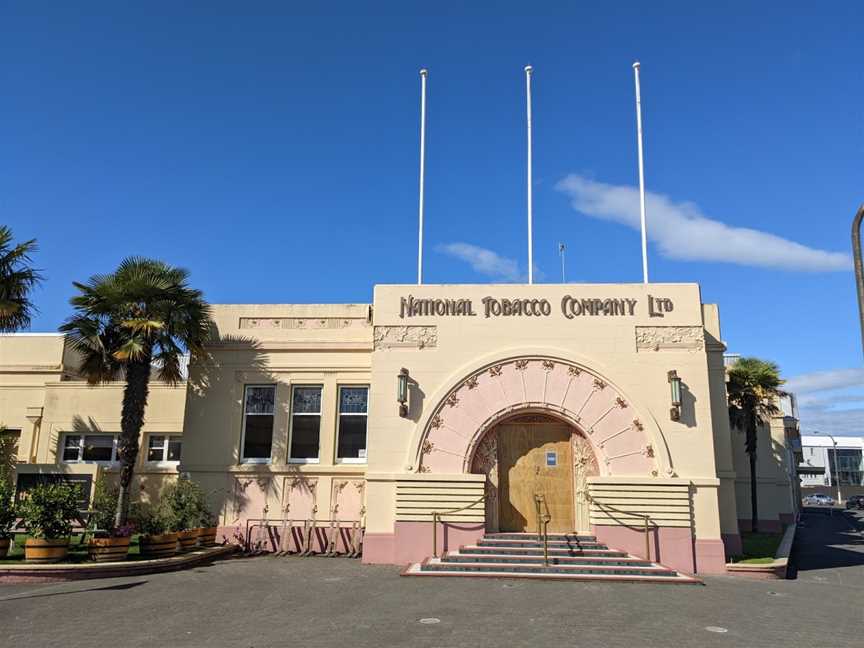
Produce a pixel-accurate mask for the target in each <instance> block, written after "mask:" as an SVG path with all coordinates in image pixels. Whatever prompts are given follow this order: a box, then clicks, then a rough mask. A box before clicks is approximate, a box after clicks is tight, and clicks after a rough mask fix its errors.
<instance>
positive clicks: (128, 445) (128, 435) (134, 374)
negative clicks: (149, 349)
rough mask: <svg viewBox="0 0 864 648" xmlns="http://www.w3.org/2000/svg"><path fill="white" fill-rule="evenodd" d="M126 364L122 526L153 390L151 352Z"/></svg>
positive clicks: (119, 513)
mask: <svg viewBox="0 0 864 648" xmlns="http://www.w3.org/2000/svg"><path fill="white" fill-rule="evenodd" d="M144 355H145V357H144V358H142V359H141V360H139V361H136V362H130V363H129V364H128V365H127V366H126V387H125V388H124V390H123V412H122V414H121V419H120V440H119V442H118V448H117V451H118V455H119V457H120V494H119V496H118V497H117V513H116V515H115V517H114V524H115V526H118V527H119V526H123V525H124V524H126V521H127V519H128V517H129V501H130V490H131V485H132V476H133V475H134V474H135V462H136V461H137V460H138V438H139V436H140V435H141V428H142V427H143V426H144V410H145V409H146V407H147V396H148V395H149V393H150V354H149V353H146V354H144Z"/></svg>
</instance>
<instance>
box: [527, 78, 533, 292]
mask: <svg viewBox="0 0 864 648" xmlns="http://www.w3.org/2000/svg"><path fill="white" fill-rule="evenodd" d="M533 70H534V68H532V67H531V66H530V65H526V66H525V93H526V99H527V102H526V105H527V117H528V283H529V284H533V283H534V233H533V202H534V201H533V199H532V192H531V72H533Z"/></svg>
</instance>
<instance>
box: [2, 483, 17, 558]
mask: <svg viewBox="0 0 864 648" xmlns="http://www.w3.org/2000/svg"><path fill="white" fill-rule="evenodd" d="M13 496H14V490H13V488H12V482H11V481H10V480H9V479H7V478H6V475H4V474H3V473H2V471H0V558H5V557H6V554H8V553H9V545H10V544H11V543H12V536H13V535H14V531H13V530H14V528H15V520H16V512H15V500H14V497H13Z"/></svg>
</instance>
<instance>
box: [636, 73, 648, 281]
mask: <svg viewBox="0 0 864 648" xmlns="http://www.w3.org/2000/svg"><path fill="white" fill-rule="evenodd" d="M633 74H634V75H635V78H636V137H637V140H638V144H639V216H640V220H641V224H642V282H643V283H646V284H647V283H648V243H647V239H646V235H645V166H644V163H643V161H642V95H641V93H640V91H639V61H636V62H635V63H634V64H633Z"/></svg>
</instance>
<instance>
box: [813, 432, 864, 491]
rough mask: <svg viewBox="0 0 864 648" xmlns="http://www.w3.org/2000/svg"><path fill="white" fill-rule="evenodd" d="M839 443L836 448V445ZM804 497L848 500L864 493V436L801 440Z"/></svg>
mask: <svg viewBox="0 0 864 648" xmlns="http://www.w3.org/2000/svg"><path fill="white" fill-rule="evenodd" d="M835 441H836V446H835V444H834V442H835ZM801 446H802V464H801V467H800V471H801V488H802V492H803V494H804V495H809V494H813V493H825V494H826V495H831V496H832V497H835V498H836V497H837V487H838V486H839V487H840V494H841V496H842V497H843V498H844V499H845V498H846V497H848V496H850V495H862V494H864V437H860V436H835V437H833V438H832V437H830V436H827V435H811V434H808V435H804V436H803V437H802V438H801Z"/></svg>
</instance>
